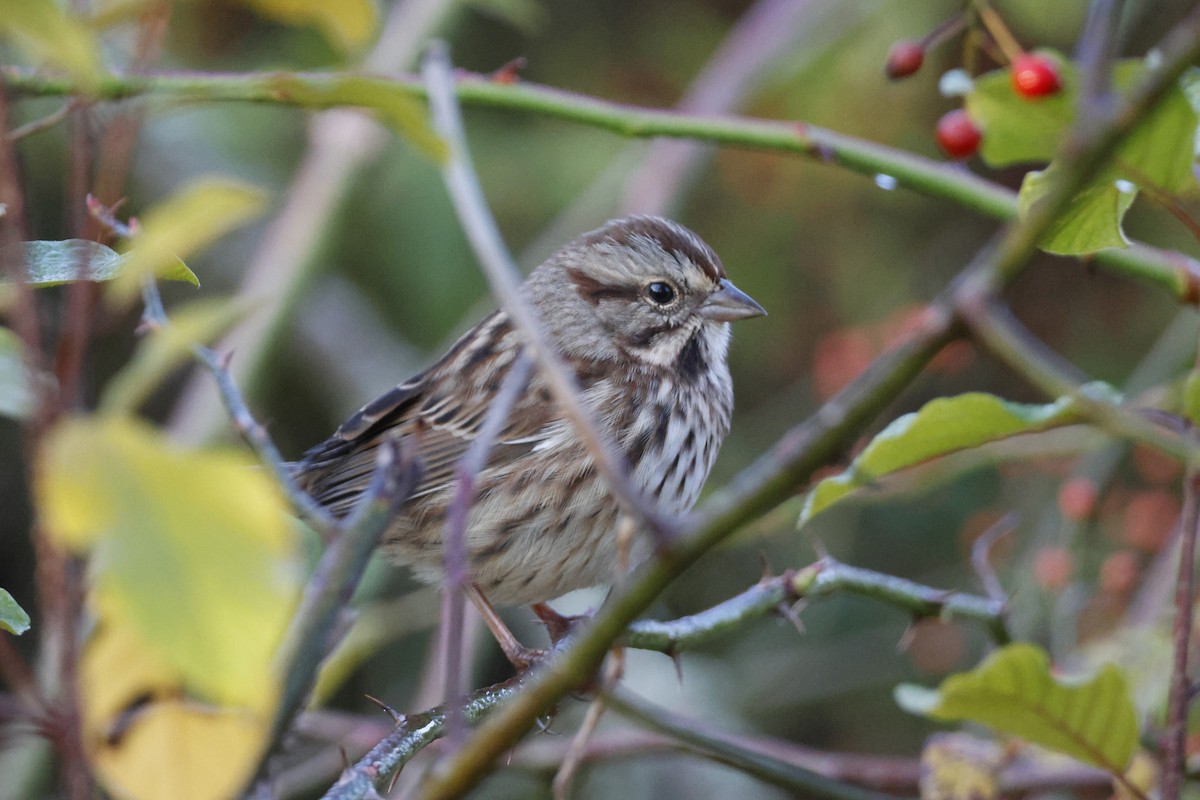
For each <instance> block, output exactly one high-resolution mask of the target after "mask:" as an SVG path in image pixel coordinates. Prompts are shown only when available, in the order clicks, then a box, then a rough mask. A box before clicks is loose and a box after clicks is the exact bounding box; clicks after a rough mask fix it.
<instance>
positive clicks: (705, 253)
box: [585, 216, 725, 283]
mask: <svg viewBox="0 0 1200 800" xmlns="http://www.w3.org/2000/svg"><path fill="white" fill-rule="evenodd" d="M639 238H640V239H651V240H653V241H654V242H655V243H656V244H657V245H658V246H659V247H661V248H662V249H663V251H665V252H667V253H671V254H673V255H675V257H676V258H684V259H687V260H688V261H691V262H692V263H693V264H695V265H696V266H697V267H699V268H700V269H701V270H703V271H704V273H705V274H706V275H708V277H710V278H712V280H713V282H714V283H716V282H717V281H719V280H721V279H722V278H724V277H725V265H724V264H722V263H721V259H720V258H719V257H717V254H716V253H714V252H713V250H712V248H711V247H709V246H708V245H706V244H705V243H704V241H703V240H701V239H700V237H699V236H697V235H696V234H694V233H692V232H691V231H689V230H688V229H687V228H684V227H683V226H682V225H676V224H675V223H673V222H668V221H667V220H665V219H662V218H660V217H641V216H637V217H625V218H624V219H619V220H616V221H614V222H610V223H608V224H607V225H605V226H604V227H603V228H600V229H599V230H597V231H594V232H593V233H591V234H589V235H588V237H587V239H586V240H585V241H588V242H598V241H601V240H604V239H607V240H608V241H610V242H614V243H616V244H619V245H625V246H630V245H632V244H633V240H634V239H639Z"/></svg>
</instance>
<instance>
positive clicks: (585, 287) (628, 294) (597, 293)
mask: <svg viewBox="0 0 1200 800" xmlns="http://www.w3.org/2000/svg"><path fill="white" fill-rule="evenodd" d="M567 277H568V278H569V279H570V280H571V283H573V284H575V285H576V286H577V287H578V288H579V296H580V297H582V298H583V299H584V300H587V301H588V302H589V303H591V304H592V305H594V306H595V305H599V304H600V301H601V300H633V299H634V298H636V297H637V292H636V291H635V290H632V289H629V288H627V287H624V286H611V285H609V284H607V283H602V282H600V281H598V280H596V279H595V278H593V277H592V276H591V275H588V274H587V273H585V272H584V271H583V270H581V269H569V270H567Z"/></svg>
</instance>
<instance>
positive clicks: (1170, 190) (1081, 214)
mask: <svg viewBox="0 0 1200 800" xmlns="http://www.w3.org/2000/svg"><path fill="white" fill-rule="evenodd" d="M1043 55H1046V56H1047V57H1048V58H1051V59H1052V60H1054V61H1055V63H1056V64H1057V65H1058V67H1059V73H1060V75H1061V77H1062V83H1063V86H1062V89H1061V90H1060V91H1059V92H1058V93H1056V94H1054V95H1052V96H1049V97H1044V98H1039V99H1036V100H1030V99H1027V98H1024V97H1021V96H1019V95H1018V94H1017V93H1016V92H1015V91H1014V90H1013V88H1012V83H1011V80H1010V77H1011V75H1010V70H1009V69H1002V70H995V71H993V72H989V73H987V74H986V75H982V76H980V77H979V78H978V79H977V80H976V81H975V83H974V88H973V90H972V92H971V93H970V94H969V95H968V96H967V99H966V104H967V109H968V111H969V113H970V114H971V116H972V118H973V119H974V120H975V121H976V123H977V124H978V125H979V126H980V127H981V128H982V129H983V131H984V137H983V142H982V144H981V146H980V154H981V155H982V157H983V159H984V161H986V162H987V163H988V164H989V165H991V166H994V167H1005V166H1010V165H1013V164H1022V163H1029V162H1041V161H1049V160H1050V159H1052V158H1053V157H1054V156H1055V155H1056V154H1057V152H1058V147H1059V143H1060V141H1061V139H1062V136H1063V135H1064V134H1065V133H1066V131H1067V128H1068V127H1069V126H1070V124H1071V121H1072V119H1073V117H1074V111H1075V107H1076V105H1077V100H1078V98H1077V85H1078V76H1077V74H1076V71H1075V68H1074V66H1073V65H1072V64H1071V63H1070V62H1068V61H1066V60H1064V59H1063V58H1062V57H1060V56H1057V55H1055V54H1052V53H1043ZM1146 71H1147V66H1146V63H1145V62H1144V61H1143V60H1140V59H1133V60H1126V61H1121V62H1118V63H1117V64H1115V65H1114V68H1113V84H1114V86H1115V87H1116V89H1117V90H1118V91H1121V92H1129V91H1131V90H1132V89H1133V88H1134V87H1136V86H1137V85H1138V83H1139V82H1140V81H1141V80H1142V79H1143V78H1144V77H1145V75H1146ZM1194 82H1195V78H1194V76H1187V77H1185V79H1184V80H1181V81H1180V83H1179V84H1178V86H1177V87H1175V88H1174V89H1173V90H1172V91H1170V92H1168V93H1167V95H1166V97H1164V98H1163V100H1162V102H1161V103H1160V104H1159V105H1158V106H1157V107H1156V108H1155V110H1154V111H1153V112H1152V113H1151V114H1149V115H1147V116H1146V118H1145V119H1144V120H1142V121H1141V122H1140V123H1139V125H1138V127H1137V128H1136V129H1135V130H1134V132H1133V133H1132V134H1130V136H1129V137H1128V138H1127V139H1126V140H1125V142H1124V143H1123V144H1122V145H1121V146H1120V147H1119V148H1118V149H1117V151H1116V152H1115V153H1114V155H1113V157H1112V160H1111V161H1110V162H1108V163H1107V164H1106V165H1104V166H1103V167H1102V168H1101V169H1099V170H1097V172H1096V175H1095V177H1094V178H1092V180H1091V181H1090V182H1089V184H1088V185H1087V186H1085V187H1084V188H1083V189H1082V190H1081V191H1080V192H1079V194H1078V195H1077V196H1076V197H1075V198H1074V199H1073V200H1072V201H1071V203H1070V204H1069V205H1068V207H1067V209H1066V210H1065V211H1064V212H1063V213H1062V216H1061V218H1059V219H1058V220H1056V221H1055V223H1054V225H1053V226H1051V228H1050V230H1048V231H1047V232H1046V234H1045V235H1044V236H1043V238H1042V240H1041V241H1040V242H1039V246H1040V247H1041V248H1042V249H1043V250H1046V251H1047V252H1051V253H1059V254H1062V255H1086V254H1089V253H1094V252H1096V251H1098V250H1102V249H1105V248H1108V247H1126V246H1128V240H1127V239H1126V238H1125V234H1124V232H1123V231H1122V230H1121V222H1122V221H1123V219H1124V217H1125V212H1126V211H1128V210H1129V207H1130V205H1131V204H1132V203H1133V200H1134V198H1135V197H1136V195H1137V190H1138V189H1145V190H1152V191H1154V192H1158V193H1165V194H1168V195H1174V194H1179V193H1182V192H1185V191H1187V190H1189V189H1190V188H1192V187H1194V186H1195V185H1196V178H1195V175H1194V173H1193V172H1192V162H1193V160H1194V157H1195V152H1196V141H1197V136H1198V131H1197V128H1198V127H1200V116H1198V115H1197V110H1196V107H1195V105H1194V104H1193V103H1192V102H1191V96H1192V95H1193V94H1196V93H1197V92H1196V89H1195V87H1194ZM1054 174H1056V170H1055V166H1054V165H1053V164H1051V166H1050V168H1049V169H1047V170H1045V171H1044V172H1040V173H1039V172H1031V173H1029V174H1028V175H1026V176H1025V181H1024V182H1023V183H1022V185H1021V197H1020V210H1021V213H1022V215H1024V214H1025V213H1026V212H1028V210H1029V209H1030V208H1032V207H1033V206H1034V205H1035V204H1036V203H1037V202H1038V201H1039V200H1041V198H1042V197H1044V196H1045V193H1046V189H1047V188H1048V186H1049V185H1050V183H1051V181H1050V177H1051V176H1052V175H1054Z"/></svg>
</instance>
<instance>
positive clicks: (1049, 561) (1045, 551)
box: [1033, 547, 1075, 592]
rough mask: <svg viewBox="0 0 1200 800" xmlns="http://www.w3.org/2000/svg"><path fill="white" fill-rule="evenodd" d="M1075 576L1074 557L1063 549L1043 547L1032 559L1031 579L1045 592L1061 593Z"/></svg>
mask: <svg viewBox="0 0 1200 800" xmlns="http://www.w3.org/2000/svg"><path fill="white" fill-rule="evenodd" d="M1074 575H1075V557H1074V556H1072V555H1071V551H1070V550H1068V549H1067V548H1065V547H1044V548H1042V549H1041V550H1039V551H1038V553H1037V555H1036V556H1034V557H1033V579H1034V580H1035V581H1037V584H1038V586H1040V587H1042V588H1043V589H1045V590H1046V591H1047V592H1061V591H1062V590H1063V589H1065V588H1067V585H1068V584H1069V583H1070V582H1071V578H1072V577H1073V576H1074Z"/></svg>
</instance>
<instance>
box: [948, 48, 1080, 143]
mask: <svg viewBox="0 0 1200 800" xmlns="http://www.w3.org/2000/svg"><path fill="white" fill-rule="evenodd" d="M1040 54H1041V55H1043V56H1045V57H1046V58H1049V59H1050V60H1051V61H1053V62H1054V63H1055V64H1056V65H1057V66H1058V70H1059V76H1060V77H1061V79H1062V88H1061V89H1059V91H1058V92H1056V93H1055V94H1052V95H1049V96H1046V97H1040V98H1037V99H1036V100H1030V99H1028V98H1025V97H1022V96H1020V95H1018V94H1017V93H1016V91H1014V90H1013V86H1012V71H1011V70H1010V69H1007V68H1006V69H998V70H993V71H992V72H988V73H986V74H984V75H980V76H979V77H978V78H976V79H975V81H974V84H973V86H972V89H971V92H970V93H969V94H968V95H967V96H966V100H965V102H966V107H967V113H968V114H970V116H971V119H973V120H974V121H975V124H976V125H978V126H979V127H980V129H981V130H982V131H983V141H982V142H981V143H980V145H979V155H980V156H981V157H982V158H983V160H984V161H985V162H986V163H987V164H988V165H989V166H992V167H1007V166H1011V165H1013V164H1028V163H1030V162H1041V161H1049V160H1050V159H1051V158H1053V157H1054V154H1055V153H1056V152H1057V150H1058V142H1059V139H1060V138H1061V137H1062V135H1063V133H1064V132H1065V131H1066V129H1067V126H1068V125H1070V123H1071V119H1072V117H1073V116H1074V113H1075V102H1076V93H1077V92H1076V87H1077V85H1078V77H1077V75H1076V73H1075V68H1074V66H1073V65H1072V64H1071V62H1069V61H1067V60H1066V59H1064V58H1063V57H1062V56H1060V55H1058V54H1057V53H1053V52H1047V51H1040Z"/></svg>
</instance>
